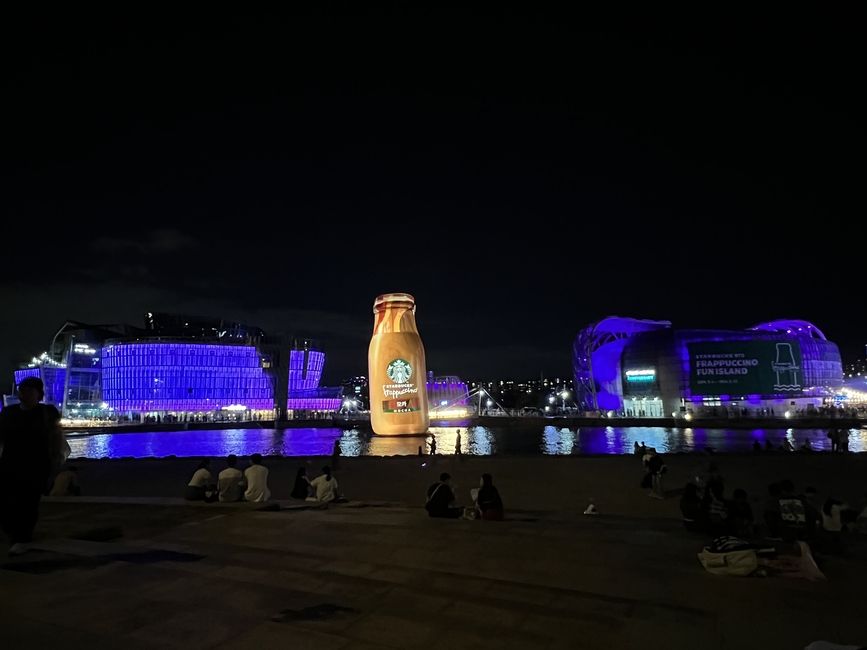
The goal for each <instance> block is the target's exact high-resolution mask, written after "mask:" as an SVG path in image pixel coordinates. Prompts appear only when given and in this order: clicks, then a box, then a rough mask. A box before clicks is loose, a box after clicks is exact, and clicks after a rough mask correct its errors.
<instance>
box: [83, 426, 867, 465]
mask: <svg viewBox="0 0 867 650" xmlns="http://www.w3.org/2000/svg"><path fill="white" fill-rule="evenodd" d="M460 429H461V451H462V452H463V453H464V454H470V455H490V454H503V455H515V454H540V453H541V454H545V455H568V454H629V453H632V450H633V444H634V443H636V442H638V443H641V442H644V443H645V444H646V445H647V446H648V447H656V448H657V449H658V450H659V451H661V452H667V453H676V452H689V451H696V450H698V451H702V450H704V449H706V448H708V447H710V448H713V449H714V450H716V451H719V452H748V451H750V450H751V449H752V445H753V442H754V441H758V442H759V443H760V444H761V445H762V446H764V443H765V440H768V439H769V440H771V441H772V442H773V444H774V447H779V445H780V443H781V442H782V441H783V438H786V437H787V438H788V439H789V440H790V442H791V443H792V444H793V445H794V446H795V447H796V448H797V447H800V446H801V445H802V444H803V442H804V440H805V439H807V438H809V439H810V441H811V444H812V446H813V449H815V450H828V449H829V448H830V440H828V438H827V437H826V435H825V434H826V431H825V430H821V429H788V430H786V429H701V428H687V429H669V428H664V427H582V428H580V429H569V428H565V427H557V426H546V427H543V428H542V430H541V431H540V430H539V429H535V428H533V429H522V428H519V427H482V426H474V427H469V428H465V427H460ZM457 431H458V427H433V428H431V432H432V433H433V434H434V435H435V436H436V439H437V453H438V454H443V455H451V454H453V453H455V442H456V439H457ZM335 440H339V445H340V453H341V454H342V455H343V456H407V455H415V454H417V453H418V450H419V447H421V448H422V452H423V453H425V454H426V453H427V450H428V447H427V442H428V440H429V438H426V437H424V436H416V437H403V436H401V437H383V436H376V435H373V434H372V433H370V432H369V431H366V430H360V429H347V430H343V429H340V428H337V427H333V428H315V429H314V428H309V429H217V430H202V431H159V432H153V433H140V432H136V433H100V434H96V435H91V436H80V437H72V438H69V446H70V447H71V448H72V454H71V456H72V457H73V458H77V457H86V458H105V457H108V458H122V457H135V458H141V457H147V456H155V457H161V456H171V455H174V456H226V455H228V454H237V455H238V456H249V455H250V454H253V453H260V454H262V455H268V456H270V455H283V456H327V455H330V454H331V452H332V449H333V448H334V441H335ZM849 449H850V450H851V451H867V430H864V429H852V430H851V431H850V435H849Z"/></svg>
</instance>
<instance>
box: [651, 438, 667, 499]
mask: <svg viewBox="0 0 867 650" xmlns="http://www.w3.org/2000/svg"><path fill="white" fill-rule="evenodd" d="M647 471H648V473H649V474H650V485H651V489H650V494H649V495H648V496H651V497H653V498H654V499H664V498H665V488H664V487H663V484H662V476H663V474H665V472H666V471H668V468H667V467H666V466H665V462H664V461H663V460H662V456H660V455H659V454H658V453H657V451H656V449H653V448H651V451H650V458H649V459H648V461H647Z"/></svg>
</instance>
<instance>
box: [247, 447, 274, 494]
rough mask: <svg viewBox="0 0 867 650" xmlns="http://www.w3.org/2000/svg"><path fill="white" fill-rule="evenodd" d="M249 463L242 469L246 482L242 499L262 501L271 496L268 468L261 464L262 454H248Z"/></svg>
mask: <svg viewBox="0 0 867 650" xmlns="http://www.w3.org/2000/svg"><path fill="white" fill-rule="evenodd" d="M250 463H251V465H250V466H249V467H248V468H247V469H245V470H244V478H245V480H246V482H247V491H246V492H244V499H245V500H246V501H251V502H255V503H262V502H263V501H267V500H268V499H270V498H271V490H269V489H268V468H267V467H265V466H264V465H263V464H262V454H253V455H252V456H250Z"/></svg>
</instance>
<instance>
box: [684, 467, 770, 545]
mask: <svg viewBox="0 0 867 650" xmlns="http://www.w3.org/2000/svg"><path fill="white" fill-rule="evenodd" d="M680 512H681V515H682V516H683V523H684V526H685V527H686V528H687V530H692V531H697V532H704V533H708V534H710V535H711V536H713V537H717V536H720V535H734V536H736V537H741V538H744V539H752V538H753V537H755V522H754V520H753V510H752V506H750V503H749V498H748V496H747V493H746V490H743V489H741V488H738V489H736V490H734V491H733V492H732V496H731V499H726V498H725V482H724V480H723V477H722V474H720V472H719V469H718V467H717V465H716V464H715V463H711V464H710V465H709V467H708V470H707V472H706V473H704V474H697V475H696V476H695V477H693V479H692V480H690V482H689V483H687V484H686V486H685V487H684V488H683V494H682V495H681V497H680Z"/></svg>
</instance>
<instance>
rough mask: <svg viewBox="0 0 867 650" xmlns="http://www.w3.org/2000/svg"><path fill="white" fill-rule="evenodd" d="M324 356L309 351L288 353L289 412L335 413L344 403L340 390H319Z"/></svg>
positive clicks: (304, 349)
mask: <svg viewBox="0 0 867 650" xmlns="http://www.w3.org/2000/svg"><path fill="white" fill-rule="evenodd" d="M324 368H325V353H324V352H319V351H318V350H311V349H309V348H307V347H305V348H303V349H295V350H290V351H289V395H288V399H287V400H286V408H287V409H289V410H290V411H336V410H338V409H339V408H340V405H341V404H342V403H343V398H342V397H341V395H340V393H341V390H340V388H326V387H320V386H319V383H320V382H321V381H322V370H323V369H324Z"/></svg>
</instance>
